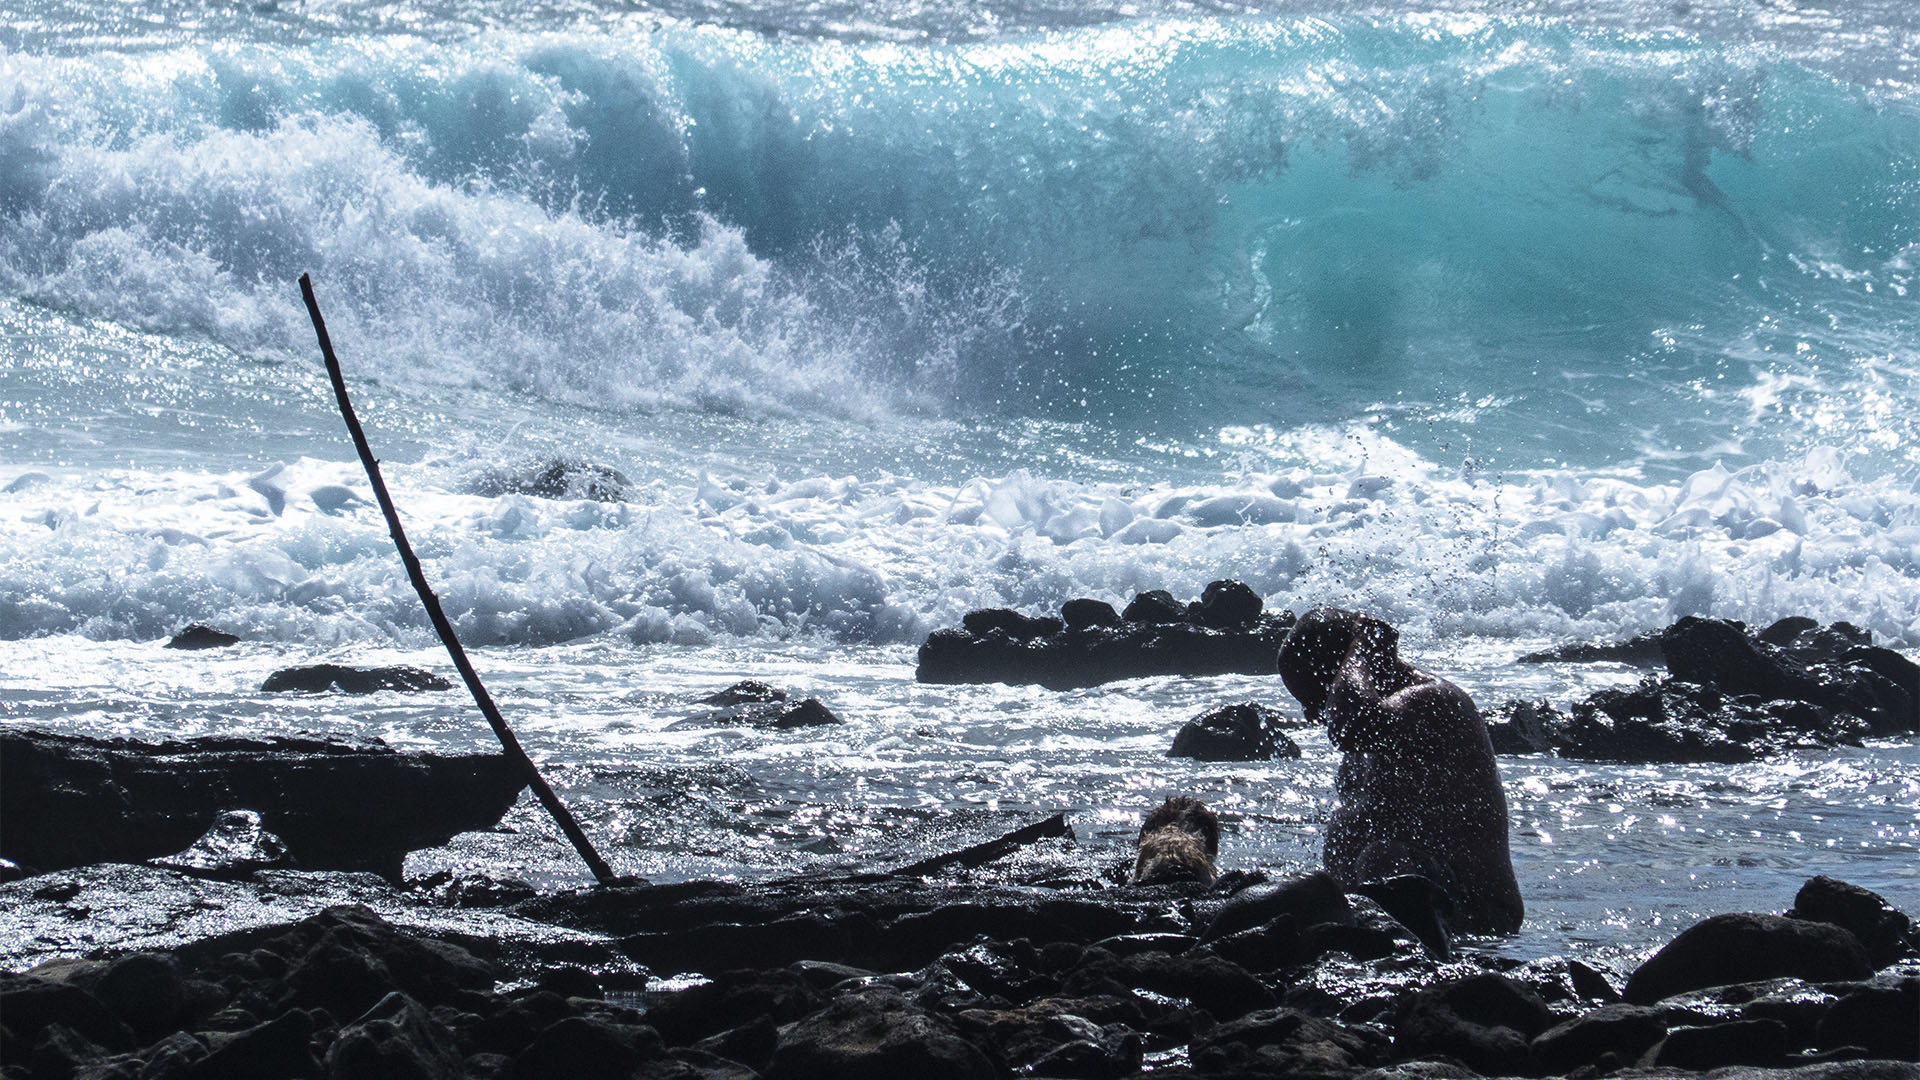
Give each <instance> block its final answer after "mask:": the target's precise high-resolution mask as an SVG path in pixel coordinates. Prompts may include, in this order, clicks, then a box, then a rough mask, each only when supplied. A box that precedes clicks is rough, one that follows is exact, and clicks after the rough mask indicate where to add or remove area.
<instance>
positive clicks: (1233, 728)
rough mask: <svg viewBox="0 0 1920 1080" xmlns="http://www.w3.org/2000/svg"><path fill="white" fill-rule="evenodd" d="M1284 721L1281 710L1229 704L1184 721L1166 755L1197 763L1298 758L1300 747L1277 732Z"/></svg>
mask: <svg viewBox="0 0 1920 1080" xmlns="http://www.w3.org/2000/svg"><path fill="white" fill-rule="evenodd" d="M1284 722H1285V716H1284V714H1282V713H1281V712H1280V710H1278V709H1273V708H1268V707H1267V706H1265V705H1260V704H1257V703H1255V702H1251V701H1248V702H1242V703H1240V704H1238V705H1228V706H1225V707H1224V708H1219V709H1215V710H1213V711H1212V712H1208V713H1202V714H1201V715H1199V716H1196V717H1194V718H1193V719H1192V720H1189V721H1187V722H1186V724H1184V725H1183V726H1182V727H1181V728H1180V730H1179V731H1178V732H1177V733H1176V734H1175V735H1174V737H1173V745H1172V746H1171V747H1169V748H1168V750H1167V756H1168V757H1186V758H1195V759H1198V760H1200V761H1267V760H1269V759H1271V758H1274V757H1283V758H1297V757H1299V756H1300V747H1299V746H1298V745H1296V744H1295V743H1294V741H1293V740H1292V739H1290V738H1288V737H1287V736H1286V734H1285V733H1284V732H1282V731H1280V730H1279V729H1280V725H1281V724H1283V723H1284Z"/></svg>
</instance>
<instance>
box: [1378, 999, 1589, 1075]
mask: <svg viewBox="0 0 1920 1080" xmlns="http://www.w3.org/2000/svg"><path fill="white" fill-rule="evenodd" d="M1552 1023H1553V1013H1552V1012H1551V1010H1549V1009H1548V1008H1547V1003H1546V1002H1545V1001H1542V1000H1541V998H1540V995H1538V994H1536V993H1534V992H1533V991H1532V990H1530V989H1528V988H1527V987H1526V986H1525V985H1523V984H1521V983H1519V982H1517V981H1515V980H1513V979H1510V978H1507V977H1506V976H1504V975H1495V974H1491V973H1488V974H1484V975H1470V976H1468V977H1466V978H1464V979H1455V980H1453V981H1450V982H1444V983H1440V984H1438V985H1436V986H1430V987H1428V988H1427V989H1425V990H1422V991H1420V992H1419V993H1417V994H1415V995H1414V997H1413V1000H1412V1002H1411V1003H1409V1005H1408V1006H1407V1009H1406V1012H1405V1013H1404V1014H1402V1016H1401V1018H1400V1023H1399V1025H1398V1027H1396V1028H1395V1030H1394V1037H1393V1046H1394V1050H1395V1052H1396V1053H1398V1054H1400V1055H1402V1056H1405V1057H1424V1056H1427V1055H1430V1054H1447V1055H1449V1056H1452V1057H1455V1058H1458V1059H1460V1060H1461V1061H1463V1062H1466V1064H1467V1065H1468V1066H1469V1067H1470V1068H1472V1069H1474V1070H1475V1071H1477V1072H1480V1073H1484V1074H1486V1075H1489V1076H1505V1075H1512V1074H1514V1073H1517V1072H1519V1071H1521V1070H1522V1069H1524V1068H1525V1066H1526V1063H1527V1051H1528V1046H1529V1044H1530V1043H1531V1042H1532V1040H1533V1038H1534V1036H1536V1035H1539V1034H1540V1033H1541V1032H1543V1031H1545V1030H1546V1029H1547V1027H1548V1026H1549V1025H1551V1024H1552Z"/></svg>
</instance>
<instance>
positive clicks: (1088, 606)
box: [1060, 596, 1121, 630]
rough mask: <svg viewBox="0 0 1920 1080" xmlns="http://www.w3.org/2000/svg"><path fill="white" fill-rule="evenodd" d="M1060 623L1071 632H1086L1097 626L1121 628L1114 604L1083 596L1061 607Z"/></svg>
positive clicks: (1118, 614)
mask: <svg viewBox="0 0 1920 1080" xmlns="http://www.w3.org/2000/svg"><path fill="white" fill-rule="evenodd" d="M1060 621H1061V622H1062V623H1063V624H1065V626H1066V628H1067V629H1069V630H1086V629H1088V628H1090V627H1096V626H1119V625H1120V622H1121V619H1120V613H1119V612H1117V611H1115V610H1113V605H1112V604H1109V603H1107V602H1106V601H1105V600H1090V599H1088V598H1086V597H1084V596H1083V597H1081V598H1079V599H1077V600H1069V601H1067V602H1066V603H1064V604H1062V605H1060Z"/></svg>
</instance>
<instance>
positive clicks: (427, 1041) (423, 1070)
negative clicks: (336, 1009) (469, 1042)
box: [326, 993, 466, 1080]
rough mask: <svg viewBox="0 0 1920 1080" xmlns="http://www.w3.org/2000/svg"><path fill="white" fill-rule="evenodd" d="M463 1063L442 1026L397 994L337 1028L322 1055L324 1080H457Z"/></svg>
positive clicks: (451, 1035)
mask: <svg viewBox="0 0 1920 1080" xmlns="http://www.w3.org/2000/svg"><path fill="white" fill-rule="evenodd" d="M465 1065H466V1062H465V1059H464V1057H463V1056H462V1055H461V1053H460V1051H459V1048H458V1047H457V1045H456V1041H455V1038H454V1035H453V1033H452V1032H451V1031H449V1030H447V1027H446V1025H444V1024H442V1023H440V1021H438V1020H436V1019H434V1017H433V1015H432V1014H431V1013H429V1012H428V1011H427V1010H426V1009H425V1008H422V1007H421V1005H420V1003H419V1002H417V1001H415V1000H413V999H412V998H410V997H408V996H406V995H405V994H401V993H392V994H388V995H387V996H386V997H384V998H382V999H380V1001H379V1002H378V1003H377V1004H375V1005H374V1007H373V1008H372V1009H369V1010H368V1011H367V1012H366V1013H365V1014H364V1015H362V1016H361V1017H359V1018H358V1019H356V1020H354V1021H353V1022H352V1023H350V1024H348V1025H346V1026H345V1027H343V1028H341V1029H340V1033H339V1034H338V1035H337V1036H335V1037H334V1040H333V1045H331V1046H330V1047H328V1048H327V1055H326V1075H327V1078H328V1080H460V1077H461V1076H462V1075H463V1074H464V1073H465V1071H466V1070H465Z"/></svg>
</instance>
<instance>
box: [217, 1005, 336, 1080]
mask: <svg viewBox="0 0 1920 1080" xmlns="http://www.w3.org/2000/svg"><path fill="white" fill-rule="evenodd" d="M314 1030H315V1025H314V1019H313V1017H312V1016H310V1015H309V1014H308V1013H306V1012H305V1011H304V1010H301V1009H289V1010H287V1011H286V1012H283V1013H281V1014H280V1015H279V1016H276V1017H274V1018H273V1019H272V1020H269V1021H267V1022H266V1023H264V1024H259V1025H256V1026H254V1027H250V1028H248V1029H246V1030H245V1031H242V1032H240V1033H238V1034H236V1035H234V1036H232V1037H231V1038H228V1039H226V1040H224V1041H222V1042H220V1043H218V1044H217V1045H215V1046H214V1048H213V1052H212V1053H210V1054H208V1055H207V1056H206V1058H204V1059H203V1060H201V1061H200V1062H199V1063H198V1064H197V1065H195V1066H194V1067H193V1071H192V1073H191V1076H192V1078H193V1080H260V1078H262V1077H268V1076H276V1077H297V1078H305V1077H315V1076H318V1075H320V1062H319V1060H318V1059H316V1058H315V1057H314V1053H313V1047H312V1038H313V1033H314Z"/></svg>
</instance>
